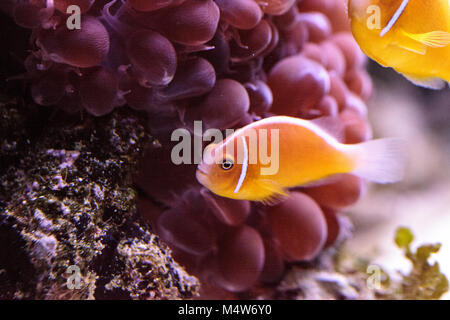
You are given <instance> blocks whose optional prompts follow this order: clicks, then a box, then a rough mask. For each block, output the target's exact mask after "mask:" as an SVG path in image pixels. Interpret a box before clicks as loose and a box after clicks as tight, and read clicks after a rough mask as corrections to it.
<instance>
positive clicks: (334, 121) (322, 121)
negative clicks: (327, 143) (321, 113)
mask: <svg viewBox="0 0 450 320" xmlns="http://www.w3.org/2000/svg"><path fill="white" fill-rule="evenodd" d="M310 121H311V122H312V123H314V124H315V125H316V126H318V127H320V128H321V129H322V130H324V131H325V132H326V133H328V134H329V135H331V136H333V137H334V138H335V139H336V140H337V141H339V142H342V141H344V138H345V134H344V126H343V125H342V121H340V120H339V118H338V117H332V116H327V117H320V118H315V119H312V120H310Z"/></svg>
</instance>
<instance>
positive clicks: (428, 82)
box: [403, 74, 447, 90]
mask: <svg viewBox="0 0 450 320" xmlns="http://www.w3.org/2000/svg"><path fill="white" fill-rule="evenodd" d="M403 76H404V77H405V78H406V79H408V80H409V81H411V82H412V83H414V84H415V85H416V86H419V87H424V88H427V89H432V90H441V89H444V88H445V86H446V85H447V82H446V81H444V80H442V79H439V78H420V77H416V76H413V75H409V74H403Z"/></svg>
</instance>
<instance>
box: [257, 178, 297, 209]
mask: <svg viewBox="0 0 450 320" xmlns="http://www.w3.org/2000/svg"><path fill="white" fill-rule="evenodd" d="M257 188H259V189H261V190H262V191H263V192H264V193H266V194H268V196H266V197H265V198H262V199H260V200H259V201H261V202H262V203H263V204H265V205H274V204H276V203H278V202H279V201H281V200H282V199H283V198H285V197H287V196H288V195H289V193H288V192H287V191H286V190H285V189H284V188H283V187H282V186H280V185H279V184H278V183H276V182H275V181H272V180H269V179H261V180H258V182H257Z"/></svg>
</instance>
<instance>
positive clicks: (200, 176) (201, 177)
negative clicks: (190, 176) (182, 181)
mask: <svg viewBox="0 0 450 320" xmlns="http://www.w3.org/2000/svg"><path fill="white" fill-rule="evenodd" d="M195 177H196V178H197V181H198V182H200V183H201V184H202V185H204V186H205V184H206V183H207V180H208V174H207V173H206V172H205V171H202V170H201V169H197V171H196V172H195Z"/></svg>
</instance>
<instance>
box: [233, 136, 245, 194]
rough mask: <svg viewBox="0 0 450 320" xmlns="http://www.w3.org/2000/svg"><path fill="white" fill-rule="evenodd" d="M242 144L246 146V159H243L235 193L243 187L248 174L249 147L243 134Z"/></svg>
mask: <svg viewBox="0 0 450 320" xmlns="http://www.w3.org/2000/svg"><path fill="white" fill-rule="evenodd" d="M241 138H242V145H243V147H244V159H243V161H242V169H241V175H240V176H239V180H238V183H237V185H236V188H235V189H234V193H238V192H239V190H240V189H241V187H242V184H243V183H244V180H245V176H246V175H247V168H248V148H247V141H245V136H242V137H241Z"/></svg>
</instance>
